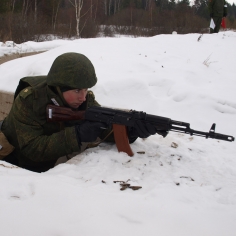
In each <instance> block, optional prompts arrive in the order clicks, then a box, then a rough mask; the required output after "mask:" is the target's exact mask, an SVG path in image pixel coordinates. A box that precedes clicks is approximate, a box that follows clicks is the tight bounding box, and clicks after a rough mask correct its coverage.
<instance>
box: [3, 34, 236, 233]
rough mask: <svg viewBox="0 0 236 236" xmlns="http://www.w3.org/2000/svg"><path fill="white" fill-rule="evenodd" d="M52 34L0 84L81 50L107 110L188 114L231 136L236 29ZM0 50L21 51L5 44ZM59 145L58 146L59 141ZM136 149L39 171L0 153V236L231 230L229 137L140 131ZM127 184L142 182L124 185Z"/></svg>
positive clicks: (204, 127)
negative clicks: (142, 34) (122, 185)
mask: <svg viewBox="0 0 236 236" xmlns="http://www.w3.org/2000/svg"><path fill="white" fill-rule="evenodd" d="M199 37H200V35H199V34H188V35H177V34H175V35H158V36H155V37H151V38H127V37H126V38H125V37H121V38H96V39H80V40H74V41H66V40H56V41H50V42H43V43H33V42H26V43H24V44H21V45H17V47H18V48H19V49H18V50H24V52H30V51H43V50H48V51H47V52H44V53H41V54H38V55H35V56H30V57H24V58H20V59H16V60H13V61H9V62H7V63H4V64H2V65H0V90H5V91H10V92H14V91H15V89H16V86H17V84H18V82H19V79H20V78H22V77H24V76H29V75H30V76H32V75H45V74H47V72H48V71H49V68H50V66H51V64H52V62H53V60H54V59H55V58H56V57H57V56H58V55H60V54H62V53H65V52H79V53H83V54H85V55H86V56H87V57H88V58H89V59H90V60H91V61H92V62H93V64H94V66H95V69H96V73H97V77H98V83H97V85H96V86H95V87H94V88H93V89H92V90H93V91H94V93H95V95H96V99H97V100H98V102H99V103H100V104H102V105H104V106H112V107H118V108H128V109H135V110H139V111H145V112H147V113H150V114H154V115H159V116H164V117H169V118H171V119H173V120H179V121H184V122H189V123H190V124H191V128H193V129H197V130H201V131H209V129H210V127H211V125H212V123H216V124H217V125H216V132H218V133H223V134H228V135H233V136H236V125H235V121H236V92H235V90H236V80H235V78H236V33H235V32H232V31H227V32H220V33H219V34H214V35H209V34H204V35H202V37H201V38H200V40H198V39H199ZM0 45H2V46H0V55H3V54H8V53H11V52H16V51H17V50H16V47H11V45H10V46H9V47H7V46H6V44H2V43H0ZM58 145H60V144H58ZM131 146H132V149H133V151H134V153H135V155H134V156H133V157H129V156H127V155H126V154H125V153H118V152H117V149H116V146H115V145H109V144H105V143H104V144H101V145H100V146H99V147H97V148H93V149H89V150H87V151H85V152H84V153H83V154H81V155H78V156H76V157H74V158H73V159H71V160H70V161H68V162H67V163H65V164H61V165H58V166H57V167H55V168H54V169H51V170H49V171H47V172H45V173H41V174H38V173H33V172H30V171H27V170H24V169H21V168H16V167H14V166H11V165H10V164H7V163H5V162H3V161H0V232H1V233H0V234H1V235H3V236H15V235H18V236H32V235H34V236H42V235H43V236H54V235H60V236H68V235H70V236H77V235H81V236H110V235H112V236H130V235H135V236H144V235H145V236H156V235H160V236H190V235H191V236H235V235H236V224H235V222H236V155H235V154H236V144H235V142H226V141H219V140H213V139H205V138H201V137H195V136H193V137H191V136H189V135H184V134H178V133H174V132H170V133H169V135H168V136H167V137H166V138H162V137H161V136H159V135H155V136H152V137H150V138H148V139H146V140H142V139H138V140H137V141H136V142H135V143H134V144H132V145H131ZM114 181H128V183H130V184H131V185H132V186H141V187H142V188H141V189H139V190H137V191H133V190H132V189H126V190H124V191H120V185H119V183H114Z"/></svg>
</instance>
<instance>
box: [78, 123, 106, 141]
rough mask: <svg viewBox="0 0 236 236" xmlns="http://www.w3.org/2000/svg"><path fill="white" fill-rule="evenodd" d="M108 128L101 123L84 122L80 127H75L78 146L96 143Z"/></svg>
mask: <svg viewBox="0 0 236 236" xmlns="http://www.w3.org/2000/svg"><path fill="white" fill-rule="evenodd" d="M104 128H106V124H104V123H101V122H90V121H84V122H83V123H82V124H80V125H76V126H75V132H76V137H77V141H78V144H79V145H81V143H82V142H87V143H90V142H94V141H96V139H97V138H98V137H99V136H100V135H101V133H102V132H103V131H104Z"/></svg>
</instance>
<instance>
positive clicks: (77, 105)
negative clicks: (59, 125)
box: [69, 103, 81, 108]
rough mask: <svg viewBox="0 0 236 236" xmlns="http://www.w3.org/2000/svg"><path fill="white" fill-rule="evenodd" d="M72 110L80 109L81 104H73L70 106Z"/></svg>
mask: <svg viewBox="0 0 236 236" xmlns="http://www.w3.org/2000/svg"><path fill="white" fill-rule="evenodd" d="M69 105H70V107H71V108H78V107H79V106H80V105H81V103H72V104H69Z"/></svg>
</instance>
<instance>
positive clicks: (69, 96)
mask: <svg viewBox="0 0 236 236" xmlns="http://www.w3.org/2000/svg"><path fill="white" fill-rule="evenodd" d="M87 92H88V90H87V89H73V90H68V91H66V92H63V93H62V95H63V97H64V99H65V101H66V102H67V103H68V105H69V106H70V107H71V108H78V107H79V106H80V105H81V104H82V103H83V102H84V101H86V95H87Z"/></svg>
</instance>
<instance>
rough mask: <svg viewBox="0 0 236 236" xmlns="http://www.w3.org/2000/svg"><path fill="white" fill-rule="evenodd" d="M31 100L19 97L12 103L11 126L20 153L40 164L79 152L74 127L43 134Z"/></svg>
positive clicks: (30, 97) (31, 97)
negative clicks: (12, 125)
mask: <svg viewBox="0 0 236 236" xmlns="http://www.w3.org/2000/svg"><path fill="white" fill-rule="evenodd" d="M32 100H33V95H32V94H31V95H29V96H28V97H27V98H23V97H22V96H20V95H19V96H18V98H17V99H16V100H15V103H14V110H13V117H14V119H13V124H14V129H15V132H16V135H17V139H18V143H19V148H20V151H21V153H22V154H23V155H24V156H26V157H27V158H29V159H31V160H33V161H36V162H40V161H51V160H56V159H58V158H59V157H61V156H64V155H66V154H70V153H72V152H78V151H80V147H79V146H78V143H77V139H76V134H75V129H74V127H66V128H65V129H64V130H62V131H59V132H55V133H52V134H51V135H45V134H44V129H43V127H42V126H41V124H40V122H39V121H38V118H37V116H36V114H35V113H34V112H33V102H32ZM52 126H53V124H52ZM49 129H50V127H49Z"/></svg>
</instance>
